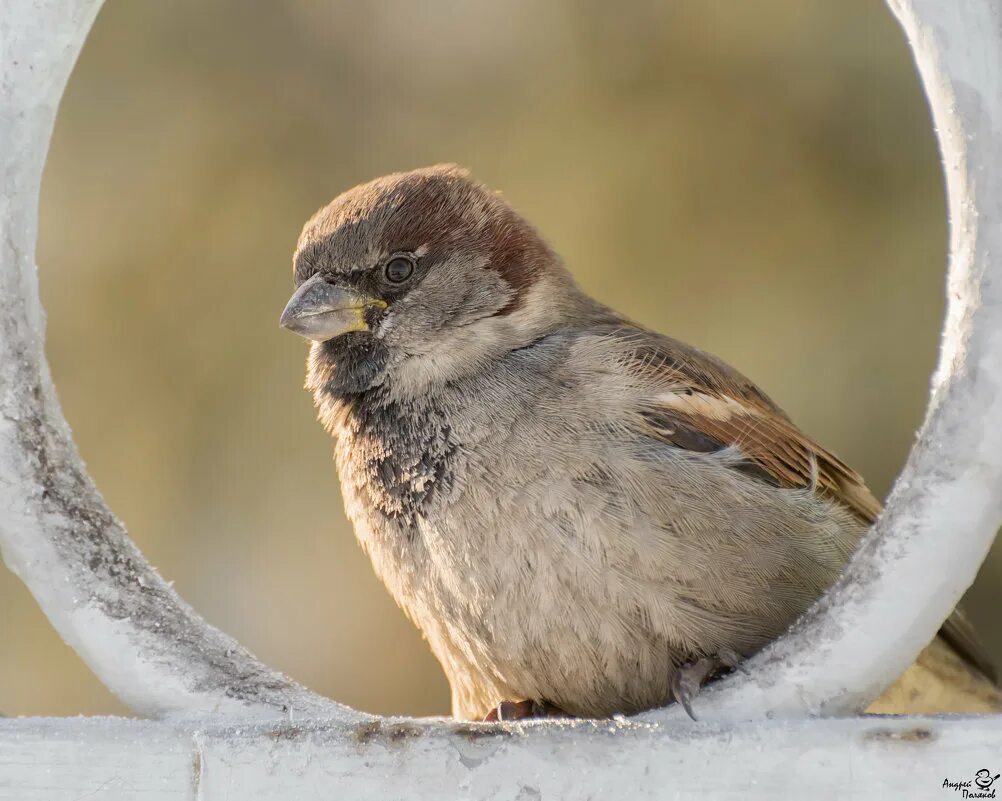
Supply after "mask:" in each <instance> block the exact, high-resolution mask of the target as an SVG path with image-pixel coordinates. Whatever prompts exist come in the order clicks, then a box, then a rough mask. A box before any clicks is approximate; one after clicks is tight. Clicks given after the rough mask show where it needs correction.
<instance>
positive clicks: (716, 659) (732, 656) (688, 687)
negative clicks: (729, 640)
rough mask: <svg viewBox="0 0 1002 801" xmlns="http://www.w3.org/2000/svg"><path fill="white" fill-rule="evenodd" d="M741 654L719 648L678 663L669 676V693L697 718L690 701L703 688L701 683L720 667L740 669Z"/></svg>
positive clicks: (690, 715) (686, 711)
mask: <svg viewBox="0 0 1002 801" xmlns="http://www.w3.org/2000/svg"><path fill="white" fill-rule="evenodd" d="M742 661H743V660H742V658H741V656H740V655H739V654H738V653H737V651H734V650H732V649H730V648H721V649H720V650H719V651H717V652H716V653H715V654H713V655H712V656H701V657H700V658H699V659H695V660H693V661H692V662H686V663H685V664H684V665H680V666H679V667H678V669H677V670H676V671H675V672H674V673H673V674H672V677H671V693H672V696H673V697H674V698H675V700H676V701H677V702H678V703H680V704H681V705H682V708H683V709H684V710H685V713H686V714H687V715H688V716H689V717H690V718H692V719H693V720H698V718H697V717H696V714H695V712H693V711H692V702H693V700H694V699H695V698H696V696H697V695H699V692H700V690H702V689H703V684H705V683H706V680H707V679H708V678H709V677H710V676H711V675H712V674H713V673H717V672H719V671H721V670H722V669H728V670H741V671H744V668H743V667H742V666H741V662H742Z"/></svg>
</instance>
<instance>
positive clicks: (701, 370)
mask: <svg viewBox="0 0 1002 801" xmlns="http://www.w3.org/2000/svg"><path fill="white" fill-rule="evenodd" d="M616 336H620V337H623V339H624V344H626V346H627V352H628V353H629V358H630V359H632V360H636V363H635V365H633V366H634V367H637V366H639V368H640V370H641V372H642V373H643V374H644V376H645V377H646V379H647V380H648V381H650V386H653V387H655V388H656V392H655V393H653V394H652V397H653V398H654V402H653V403H651V404H650V406H649V408H647V409H646V410H645V411H644V413H643V425H644V426H645V427H646V428H647V433H649V434H650V435H651V436H654V437H655V438H657V439H660V440H662V441H664V442H666V443H669V444H671V445H673V446H675V447H678V448H684V449H688V450H695V451H702V452H707V451H714V450H721V449H723V448H728V447H731V448H735V449H737V450H738V451H739V452H740V453H741V454H742V455H743V456H744V458H745V459H746V462H745V463H744V467H745V468H746V469H747V470H748V472H749V473H751V474H752V475H753V476H755V477H757V478H759V479H762V480H766V481H769V482H771V483H773V484H775V485H776V486H779V487H811V486H813V487H816V488H817V491H818V492H821V493H823V494H824V495H827V496H828V497H830V498H832V499H833V500H835V501H837V502H839V503H841V504H843V505H844V506H846V507H847V508H848V509H850V510H851V511H852V512H853V513H854V514H855V515H856V516H857V517H858V518H859V519H860V520H861V521H863V522H864V523H867V524H871V523H873V521H874V520H876V518H877V515H878V514H879V513H880V510H881V504H880V502H879V501H878V500H877V499H876V498H875V497H874V496H873V494H872V493H871V492H870V490H869V489H868V488H867V486H866V484H865V483H864V481H863V479H862V477H861V476H860V475H859V474H858V473H857V472H856V471H854V470H853V469H852V468H850V467H849V466H848V465H846V464H845V462H843V461H842V460H841V459H839V458H838V457H837V456H835V454H833V453H831V451H828V450H826V449H824V448H822V447H821V446H820V445H818V444H817V443H816V442H814V440H812V439H811V438H810V437H808V436H807V435H806V434H804V433H803V432H802V431H800V429H798V428H797V427H796V426H795V425H794V424H793V423H792V422H791V420H790V419H789V417H787V416H786V414H785V413H784V412H783V411H782V409H780V408H779V407H778V406H777V405H776V404H775V403H774V402H773V401H772V400H771V399H770V398H769V397H768V396H767V395H766V394H765V393H764V392H762V391H761V390H760V389H759V388H758V387H757V386H755V384H754V383H752V382H751V381H750V380H749V379H747V378H745V376H743V375H741V373H739V372H738V371H737V370H735V369H734V368H732V367H730V366H729V365H727V364H725V363H724V362H722V361H720V360H719V359H717V358H716V357H714V356H711V355H710V354H708V353H705V352H703V351H700V350H699V349H697V348H694V347H692V346H690V345H686V344H685V343H683V342H679V341H678V340H674V339H671V338H669V337H665V336H661V335H658V334H653V333H650V332H646V331H637V330H636V329H627V330H625V331H624V330H623V329H620V331H619V332H617V333H616ZM739 467H740V466H739ZM939 634H940V636H941V637H942V639H943V640H945V641H946V642H947V643H948V644H949V645H950V647H951V648H953V650H954V651H956V652H957V654H959V655H960V656H961V657H962V658H963V659H964V660H965V661H966V662H967V663H969V664H970V665H971V666H973V667H974V668H975V669H977V670H978V671H979V672H980V673H982V674H983V675H984V676H985V677H986V678H988V679H989V680H990V681H992V682H995V681H996V680H997V678H996V670H995V667H994V664H993V661H992V659H991V657H990V656H989V655H988V653H987V651H986V650H985V648H984V646H983V645H982V644H981V641H980V639H979V638H978V635H977V632H975V630H974V627H973V626H972V625H971V624H970V623H969V622H968V620H967V618H966V617H965V616H964V614H963V612H962V611H961V610H960V608H957V609H956V610H954V612H953V614H952V615H951V616H950V617H949V618H948V619H947V621H946V622H945V623H944V624H943V627H942V628H941V629H940V632H939Z"/></svg>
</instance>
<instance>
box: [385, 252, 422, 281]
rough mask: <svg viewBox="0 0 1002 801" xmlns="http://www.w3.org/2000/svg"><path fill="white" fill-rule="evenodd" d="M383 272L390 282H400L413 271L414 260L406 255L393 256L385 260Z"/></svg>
mask: <svg viewBox="0 0 1002 801" xmlns="http://www.w3.org/2000/svg"><path fill="white" fill-rule="evenodd" d="M383 272H384V274H385V275H386V280H387V281H389V282H390V283H391V284H402V283H403V282H404V281H406V280H407V279H408V278H410V277H411V274H412V273H413V272H414V261H413V259H409V258H407V257H406V256H394V257H393V258H392V259H390V260H389V261H388V262H386V267H384V268H383Z"/></svg>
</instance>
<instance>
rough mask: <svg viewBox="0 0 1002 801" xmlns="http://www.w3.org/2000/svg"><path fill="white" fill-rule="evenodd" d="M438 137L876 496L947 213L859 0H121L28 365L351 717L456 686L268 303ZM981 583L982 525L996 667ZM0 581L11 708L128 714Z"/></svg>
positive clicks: (928, 363) (158, 560)
mask: <svg viewBox="0 0 1002 801" xmlns="http://www.w3.org/2000/svg"><path fill="white" fill-rule="evenodd" d="M439 161H456V162H459V163H462V164H465V165H468V166H469V167H471V168H472V169H473V170H474V172H475V173H476V174H477V175H478V176H479V177H481V178H483V179H484V180H486V181H487V182H488V183H490V184H492V185H493V186H495V187H496V188H499V189H502V190H503V191H504V192H505V194H506V195H507V197H508V198H509V199H510V200H511V201H512V202H513V203H514V204H515V205H516V206H517V207H518V208H519V209H521V210H522V211H523V212H524V213H525V215H527V216H528V217H529V219H531V220H532V221H534V222H535V223H536V224H537V225H538V226H539V228H540V229H541V230H542V231H543V232H545V233H546V234H547V235H548V236H549V237H550V239H551V240H552V242H553V243H554V244H555V245H556V247H557V249H558V250H559V251H560V252H561V253H562V254H563V255H564V257H565V258H566V260H567V262H568V264H569V265H570V266H571V268H572V269H573V271H574V272H575V274H576V275H577V276H578V278H579V279H580V281H581V282H582V283H583V284H584V285H585V287H587V288H588V289H589V290H591V291H592V292H593V293H595V294H597V295H599V296H600V297H601V298H602V299H604V300H606V301H608V302H610V303H612V304H613V305H615V306H617V307H619V308H620V309H622V310H624V311H626V312H628V313H630V314H631V315H633V316H635V317H636V318H638V319H639V320H641V321H643V322H644V323H647V324H649V325H652V326H655V327H657V328H659V329H661V330H663V331H666V332H670V333H672V334H673V335H675V336H677V337H681V338H684V339H686V340H689V341H692V342H694V343H696V344H698V345H700V346H702V347H704V348H707V349H709V350H711V351H713V352H715V353H717V354H719V355H720V356H722V357H724V358H725V359H727V360H728V361H730V362H731V363H733V364H734V365H736V366H737V367H739V368H740V369H742V370H743V371H744V372H746V373H747V374H749V375H750V376H752V377H753V378H754V379H756V380H757V381H758V382H759V383H760V384H761V385H762V386H763V387H764V388H765V389H766V390H767V391H768V392H769V393H770V394H771V395H772V396H773V397H774V398H776V399H777V400H778V401H779V402H780V403H781V404H782V405H783V406H784V407H785V408H786V409H787V411H789V412H790V413H791V414H792V416H793V417H794V418H795V419H796V420H797V421H798V422H799V423H800V424H801V425H802V426H803V427H804V428H805V429H806V430H807V431H808V432H810V433H811V434H813V435H815V436H816V437H818V438H819V439H820V440H821V441H822V442H823V443H825V444H826V445H827V446H829V447H830V448H832V449H833V450H835V451H836V452H837V453H838V454H840V455H841V456H842V457H843V458H845V459H846V460H847V461H849V462H850V463H851V464H853V465H855V466H856V467H858V468H859V469H860V470H861V471H862V472H863V473H864V475H866V476H867V478H868V479H869V481H870V483H871V484H872V486H873V487H874V489H875V490H876V491H877V492H878V493H879V494H884V493H886V491H887V489H888V487H889V486H890V482H891V480H892V478H893V476H894V475H895V474H896V472H897V470H898V468H899V466H900V465H901V463H902V461H903V458H904V456H905V454H906V452H907V449H908V447H909V444H910V443H911V441H912V437H913V432H914V430H915V427H916V425H917V424H918V422H919V421H920V419H921V414H922V411H923V407H924V402H925V396H926V387H927V383H928V377H929V374H930V371H931V369H932V367H933V364H934V359H935V350H936V340H937V332H938V329H939V325H940V319H941V315H942V298H943V263H944V249H945V236H946V230H945V225H944V211H943V200H942V186H941V179H940V174H939V168H938V159H937V154H936V149H935V143H934V140H933V137H932V134H931V131H930V124H929V120H928V118H927V112H926V107H925V103H924V99H923V96H922V94H921V90H920V87H919V84H918V81H917V78H916V76H915V74H914V70H913V68H912V64H911V60H910V57H909V53H908V50H907V48H906V46H905V43H904V41H903V39H902V36H901V34H900V32H899V31H898V29H897V27H896V25H895V23H894V21H893V20H892V18H891V17H890V15H889V13H888V12H887V10H886V9H885V8H884V6H883V4H882V3H881V2H879V0H842V2H839V3H833V2H830V0H759V2H756V3H736V2H734V1H733V0H657V2H647V1H645V0H630V2H625V3H616V4H613V3H605V2H599V1H598V0H594V2H570V1H569V0H561V1H557V0H554V2H547V3H539V2H531V1H530V0H493V1H492V2H489V3H486V2H485V3H468V2H462V1H461V0H454V2H445V1H444V0H434V1H433V2H427V1H425V2H416V0H414V1H412V2H403V0H395V1H392V2H391V1H390V0H379V1H378V2H367V3H360V2H353V1H352V0H336V1H333V2H332V1H331V0H286V1H285V2H257V3H250V4H249V3H247V2H246V0H174V2H171V3H163V2H155V0H131V1H130V2H126V0H108V2H107V6H106V8H105V10H104V11H103V12H102V14H101V16H100V18H99V19H98V21H97V24H96V27H95V29H94V32H93V35H92V36H91V38H90V40H89V42H88V44H87V46H86V48H85V50H84V53H83V56H82V58H81V60H80V64H79V66H78V68H77V70H76V72H75V74H74V76H73V78H72V80H71V81H70V86H69V90H68V93H67V96H66V100H65V101H64V103H63V106H62V111H61V114H60V117H59V121H58V124H57V126H56V134H55V141H54V143H53V147H52V153H51V156H50V160H49V166H48V170H47V174H46V179H45V186H44V191H43V198H42V201H43V202H42V233H41V244H40V253H39V264H40V268H41V282H42V293H43V298H44V302H45V304H46V308H47V310H48V314H49V355H50V358H51V361H52V367H53V371H54V373H55V378H56V384H57V387H58V388H59V392H60V396H61V398H62V401H63V405H64V408H65V411H66V415H67V417H68V418H69V420H70V422H71V424H72V425H73V427H74V430H75V433H76V437H77V442H78V443H79V445H80V448H81V451H82V452H83V455H84V457H85V459H86V460H87V462H88V465H89V467H90V469H91V472H92V474H93V475H94V477H95V479H96V481H97V483H98V486H99V487H100V488H101V490H102V491H103V492H104V494H105V495H106V497H107V499H108V501H109V502H110V504H111V506H112V508H114V509H115V510H116V511H117V513H118V514H119V515H120V516H121V517H122V518H123V519H124V520H125V522H126V523H127V524H128V526H129V528H130V530H131V532H132V536H133V537H134V539H135V540H136V542H137V543H138V544H139V545H140V547H141V548H142V549H143V551H145V553H146V555H147V556H148V557H149V559H150V560H151V561H152V562H153V563H154V564H155V565H157V566H158V567H159V569H160V571H161V572H162V573H163V574H164V576H166V577H167V578H168V579H170V580H173V581H174V582H175V583H176V587H177V588H178V590H179V591H180V592H181V594H182V596H184V597H185V598H186V599H187V600H188V601H190V602H191V603H193V604H194V606H195V607H196V608H197V609H199V610H200V611H201V612H202V613H203V614H204V615H205V617H206V618H208V619H209V620H210V621H211V622H212V623H214V624H217V625H219V626H221V627H222V628H223V629H224V630H226V631H227V632H229V633H231V634H233V635H235V636H236V637H237V638H238V639H239V640H240V641H241V642H243V643H244V644H246V645H247V646H248V647H250V648H251V649H252V650H253V651H254V652H256V653H257V654H258V655H259V656H260V657H262V658H263V659H264V660H266V661H267V662H269V663H271V664H273V665H275V666H276V667H279V668H281V669H282V670H284V671H286V672H288V673H289V674H291V675H292V676H294V677H295V678H296V679H299V680H300V681H303V682H305V683H306V684H308V685H309V686H311V687H313V688H315V689H316V690H319V691H320V692H323V693H326V694H330V695H333V696H335V697H337V698H339V699H341V700H343V701H346V702H348V703H350V704H352V705H354V706H357V707H360V708H362V709H365V710H370V711H375V712H395V713H414V714H429V713H444V712H446V711H447V687H446V683H445V681H444V679H443V678H442V676H441V674H440V672H439V669H438V666H437V664H436V663H435V662H434V660H433V659H432V657H431V656H430V654H429V652H428V651H427V649H426V647H425V645H424V643H423V642H422V641H421V639H420V637H419V636H418V635H417V633H416V632H415V631H414V630H413V629H412V628H411V626H410V624H409V623H408V622H407V621H406V620H405V619H404V617H403V615H402V614H401V613H400V612H399V611H398V610H397V609H396V607H395V606H394V605H393V603H392V602H391V601H390V599H389V598H388V596H387V595H386V594H385V592H384V591H383V589H382V587H381V586H380V585H379V584H378V582H377V581H376V579H375V578H374V577H373V575H372V573H371V570H370V568H369V565H368V563H367V561H366V559H365V557H364V556H363V555H362V553H361V551H360V549H359V548H358V547H357V546H356V544H355V542H354V539H353V537H352V534H351V531H350V529H349V527H348V525H347V523H346V521H345V519H344V516H343V513H342V510H341V501H340V497H339V493H338V487H337V480H336V477H335V473H334V468H333V465H332V462H331V456H330V454H331V444H330V442H329V441H328V438H327V436H326V435H325V434H324V432H323V431H322V430H321V428H320V426H319V425H318V424H317V423H316V422H315V420H314V413H313V409H312V406H311V402H310V399H309V397H308V396H307V395H306V393H305V392H304V391H303V390H302V380H303V359H304V355H305V347H304V345H303V343H302V342H301V341H299V340H298V339H297V338H296V337H294V336H292V335H290V334H288V333H285V332H283V331H280V330H279V328H278V326H277V319H278V314H279V311H280V310H281V308H282V306H283V304H284V303H285V300H286V298H287V295H288V294H289V292H290V289H291V276H290V256H291V252H292V248H293V245H294V242H295V240H296V237H297V235H298V233H299V229H300V226H301V225H302V223H303V221H304V220H305V219H306V217H307V216H308V215H309V214H311V213H312V212H313V211H314V209H315V208H316V207H318V206H320V205H321V204H323V203H326V202H327V200H329V199H330V198H331V197H332V196H333V195H334V194H336V193H338V192H339V191H341V190H343V189H345V188H347V187H349V186H352V185H353V184H355V183H357V182H359V181H362V180H366V179H368V178H371V177H374V176H376V175H379V174H382V173H386V172H390V171H393V170H399V169H406V168H411V167H416V166H420V165H426V164H429V163H434V162H439ZM949 535H950V536H957V537H962V536H963V532H962V531H956V532H949ZM1000 575H1002V551H999V550H998V549H997V551H996V553H995V554H994V555H993V557H992V558H991V559H990V560H989V562H988V564H987V566H986V567H985V568H984V570H983V571H982V575H981V577H980V579H979V581H978V584H977V585H976V586H975V588H974V590H973V591H972V592H971V593H970V596H969V604H970V610H971V613H972V616H973V617H974V618H975V621H976V623H977V624H978V626H979V627H980V629H981V630H982V632H983V634H984V637H985V639H986V640H987V641H988V643H989V644H990V646H991V648H992V649H993V651H994V653H995V654H996V655H997V657H998V658H999V661H1000V662H1002V632H1000V631H999V627H998V620H999V616H998V611H997V610H998V607H999V602H1000V599H1002V591H1000V589H999V579H1000ZM0 604H2V606H3V610H4V615H3V618H2V619H3V627H4V628H3V642H4V654H3V659H2V661H0V709H2V710H4V711H6V712H7V713H9V714H28V713H31V714H74V713H103V712H122V711H124V707H123V706H122V705H121V704H120V703H118V702H117V701H116V700H115V699H114V698H113V697H112V696H111V695H110V694H109V693H108V692H107V691H106V690H104V689H103V688H102V687H101V685H100V684H99V683H98V682H97V681H96V680H95V679H94V678H93V677H92V676H91V674H90V673H89V672H88V670H87V669H86V667H85V666H84V665H83V664H82V663H81V662H80V661H79V660H78V659H77V657H76V656H75V655H74V654H73V653H72V652H71V651H70V650H69V649H68V648H66V647H65V646H64V645H63V644H62V643H61V641H60V640H59V638H58V637H57V636H56V635H55V634H54V633H53V631H52V630H51V629H50V628H49V626H48V625H47V623H46V621H45V619H44V618H43V617H42V615H41V614H40V612H39V611H38V609H37V608H36V606H35V603H34V602H33V600H32V599H31V597H30V596H29V595H28V593H27V592H26V591H25V590H24V588H23V587H21V585H20V584H19V583H18V581H17V579H16V578H14V577H13V576H12V575H10V574H8V573H6V572H0Z"/></svg>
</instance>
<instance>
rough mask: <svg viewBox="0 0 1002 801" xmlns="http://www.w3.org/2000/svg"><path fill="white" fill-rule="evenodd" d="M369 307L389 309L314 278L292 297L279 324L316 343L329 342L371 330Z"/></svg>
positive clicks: (366, 297)
mask: <svg viewBox="0 0 1002 801" xmlns="http://www.w3.org/2000/svg"><path fill="white" fill-rule="evenodd" d="M369 307H374V308H379V309H385V308H386V303H385V302H384V301H381V300H378V299H377V298H370V297H368V296H366V295H363V294H361V293H360V292H355V291H354V290H351V289H345V288H343V287H338V286H334V285H332V284H329V283H327V282H326V281H324V280H323V278H322V277H321V276H320V275H314V276H313V277H312V278H310V279H309V280H308V281H305V282H304V283H303V285H302V286H300V287H299V289H297V290H296V292H295V294H293V296H292V297H291V298H289V302H288V303H287V304H286V306H285V311H283V312H282V317H281V319H280V320H279V325H281V326H282V327H283V328H288V329H289V330H290V331H292V332H293V333H294V334H299V336H301V337H306V339H312V340H313V341H314V342H325V341H327V340H328V339H334V337H338V336H341V334H347V333H348V332H349V331H366V330H368V328H369V326H368V325H367V324H366V322H365V310H366V309H367V308H369Z"/></svg>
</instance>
